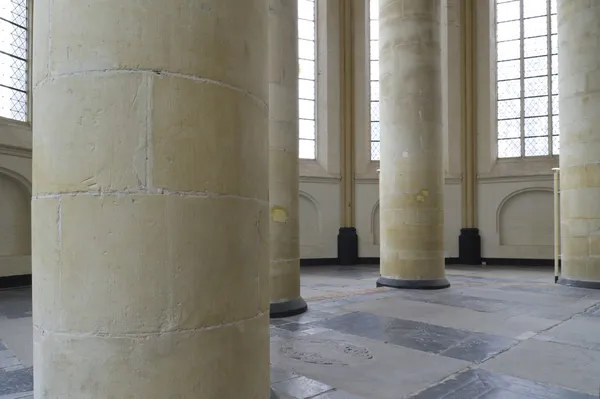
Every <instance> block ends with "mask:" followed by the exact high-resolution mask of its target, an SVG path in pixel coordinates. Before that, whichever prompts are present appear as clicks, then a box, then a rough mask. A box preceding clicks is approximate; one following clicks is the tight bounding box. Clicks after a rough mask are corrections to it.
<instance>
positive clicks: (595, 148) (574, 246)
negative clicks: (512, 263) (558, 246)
mask: <svg viewBox="0 0 600 399" xmlns="http://www.w3.org/2000/svg"><path fill="white" fill-rule="evenodd" d="M598 21H600V1H595V0H591V1H581V0H559V1H558V39H559V47H558V58H559V65H560V67H559V71H558V80H559V84H558V86H559V99H560V102H559V104H560V208H561V239H562V277H561V279H560V282H561V283H562V284H565V285H574V286H578V287H587V288H598V289H600V164H599V163H598V161H599V160H600V112H599V111H600V25H598Z"/></svg>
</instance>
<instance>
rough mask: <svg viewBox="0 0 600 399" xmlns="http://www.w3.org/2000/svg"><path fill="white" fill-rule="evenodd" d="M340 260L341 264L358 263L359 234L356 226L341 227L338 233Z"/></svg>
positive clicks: (350, 264)
mask: <svg viewBox="0 0 600 399" xmlns="http://www.w3.org/2000/svg"><path fill="white" fill-rule="evenodd" d="M338 262H339V264H340V265H344V266H352V265H356V264H358V235H357V234H356V229H355V228H354V227H341V228H340V231H339V233H338Z"/></svg>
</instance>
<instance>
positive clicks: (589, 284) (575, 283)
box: [558, 277, 600, 290]
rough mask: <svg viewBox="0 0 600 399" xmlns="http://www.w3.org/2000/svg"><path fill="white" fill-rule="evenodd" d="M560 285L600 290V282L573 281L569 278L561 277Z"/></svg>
mask: <svg viewBox="0 0 600 399" xmlns="http://www.w3.org/2000/svg"><path fill="white" fill-rule="evenodd" d="M558 284H560V285H567V286H569V287H577V288H589V289H592V290H600V281H582V280H571V279H569V278H564V277H560V278H559V279H558Z"/></svg>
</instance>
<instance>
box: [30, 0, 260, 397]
mask: <svg viewBox="0 0 600 399" xmlns="http://www.w3.org/2000/svg"><path fill="white" fill-rule="evenodd" d="M34 21H35V25H34V27H33V32H35V37H34V50H33V55H34V60H33V65H34V76H33V87H34V89H33V90H34V91H33V98H34V104H33V105H34V108H35V112H34V114H33V115H34V119H33V126H34V133H33V136H34V145H33V147H34V149H33V154H34V155H33V186H34V187H33V188H34V196H33V205H32V207H33V279H34V282H33V292H34V294H33V318H34V326H35V328H34V369H35V375H34V379H35V390H36V393H35V397H36V399H109V398H144V399H165V398H207V399H208V398H219V399H238V398H240V397H244V398H253V399H254V398H256V399H266V398H268V397H269V334H268V318H269V314H268V310H269V289H268V285H269V282H268V278H269V274H268V273H269V270H268V250H267V245H268V212H269V210H268V197H267V196H268V179H267V172H268V161H267V160H268V147H267V145H268V137H267V128H268V107H267V97H268V84H267V71H266V68H265V65H266V62H267V7H266V2H265V0H207V1H187V0H170V1H160V0H145V1H143V2H140V1H121V0H105V1H96V0H61V1H41V2H39V3H36V7H35V16H34Z"/></svg>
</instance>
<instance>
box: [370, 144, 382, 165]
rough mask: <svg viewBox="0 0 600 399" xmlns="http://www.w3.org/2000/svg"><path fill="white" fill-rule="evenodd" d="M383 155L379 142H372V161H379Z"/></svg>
mask: <svg viewBox="0 0 600 399" xmlns="http://www.w3.org/2000/svg"><path fill="white" fill-rule="evenodd" d="M380 153H381V145H380V143H379V141H371V160H373V161H379V160H380V158H379V156H380Z"/></svg>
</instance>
